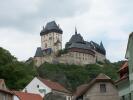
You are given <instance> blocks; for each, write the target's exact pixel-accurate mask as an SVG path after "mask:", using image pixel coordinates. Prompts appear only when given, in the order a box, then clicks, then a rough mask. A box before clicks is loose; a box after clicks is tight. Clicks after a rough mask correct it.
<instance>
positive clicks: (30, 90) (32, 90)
mask: <svg viewBox="0 0 133 100" xmlns="http://www.w3.org/2000/svg"><path fill="white" fill-rule="evenodd" d="M37 85H39V88H38V87H37ZM25 89H26V90H27V92H28V93H35V94H40V95H41V96H42V97H44V96H45V94H44V93H40V92H39V89H45V90H46V94H47V93H49V92H51V88H49V87H48V86H46V85H45V84H43V83H42V82H41V81H40V80H39V79H37V78H36V77H35V78H34V79H33V80H32V81H31V82H30V83H29V84H28V85H27V86H26V87H25V88H24V89H23V92H25Z"/></svg>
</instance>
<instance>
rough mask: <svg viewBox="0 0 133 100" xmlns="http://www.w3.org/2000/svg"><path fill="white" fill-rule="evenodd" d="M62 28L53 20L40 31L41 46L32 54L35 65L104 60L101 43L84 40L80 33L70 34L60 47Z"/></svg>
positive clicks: (91, 62)
mask: <svg viewBox="0 0 133 100" xmlns="http://www.w3.org/2000/svg"><path fill="white" fill-rule="evenodd" d="M62 34H63V31H62V29H61V28H60V27H59V26H58V25H57V24H56V22H55V21H52V22H48V23H47V24H46V26H45V28H44V27H43V29H42V31H41V32H40V36H41V47H38V48H37V50H36V53H35V56H34V61H35V64H36V66H40V65H41V64H43V63H44V62H48V63H64V64H76V65H85V64H94V63H96V62H97V61H100V62H104V60H105V59H106V50H105V48H104V46H103V44H102V42H101V43H100V44H97V43H95V42H93V41H90V42H88V41H85V40H84V39H83V37H82V36H81V34H80V33H77V30H76V29H75V34H74V35H72V37H71V38H70V40H69V42H67V43H66V45H65V48H64V49H62Z"/></svg>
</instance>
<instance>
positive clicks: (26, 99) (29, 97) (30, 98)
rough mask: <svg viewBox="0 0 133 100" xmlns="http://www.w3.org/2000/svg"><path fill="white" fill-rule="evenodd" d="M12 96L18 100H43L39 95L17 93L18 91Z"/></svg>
mask: <svg viewBox="0 0 133 100" xmlns="http://www.w3.org/2000/svg"><path fill="white" fill-rule="evenodd" d="M14 94H15V95H16V96H17V97H18V98H19V99H20V100H43V98H42V97H41V96H40V95H39V94H33V93H25V92H19V91H14Z"/></svg>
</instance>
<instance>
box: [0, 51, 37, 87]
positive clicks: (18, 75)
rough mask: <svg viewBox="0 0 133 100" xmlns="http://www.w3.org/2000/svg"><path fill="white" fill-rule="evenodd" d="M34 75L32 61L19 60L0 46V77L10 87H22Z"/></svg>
mask: <svg viewBox="0 0 133 100" xmlns="http://www.w3.org/2000/svg"><path fill="white" fill-rule="evenodd" d="M35 75H36V69H35V67H34V66H33V64H32V63H30V64H26V63H24V62H19V61H17V59H16V58H15V57H14V56H12V55H11V54H10V53H9V52H8V51H7V50H5V49H3V48H0V78H2V79H5V81H6V85H7V86H8V87H9V88H10V89H23V88H24V86H25V85H27V84H28V82H29V81H30V80H31V79H32V78H33V77H34V76H35Z"/></svg>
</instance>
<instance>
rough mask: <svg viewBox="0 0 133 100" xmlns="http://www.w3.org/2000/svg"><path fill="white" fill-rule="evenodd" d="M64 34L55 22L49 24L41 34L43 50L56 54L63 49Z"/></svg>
mask: <svg viewBox="0 0 133 100" xmlns="http://www.w3.org/2000/svg"><path fill="white" fill-rule="evenodd" d="M62 33H63V31H62V30H61V28H60V27H59V25H57V24H56V22H55V21H51V22H49V23H47V24H46V26H45V28H44V27H43V29H42V31H41V32H40V36H41V48H42V50H51V52H53V53H56V52H57V51H58V50H60V49H62Z"/></svg>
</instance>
